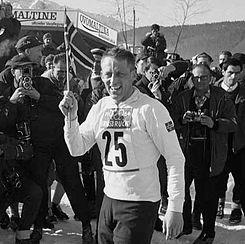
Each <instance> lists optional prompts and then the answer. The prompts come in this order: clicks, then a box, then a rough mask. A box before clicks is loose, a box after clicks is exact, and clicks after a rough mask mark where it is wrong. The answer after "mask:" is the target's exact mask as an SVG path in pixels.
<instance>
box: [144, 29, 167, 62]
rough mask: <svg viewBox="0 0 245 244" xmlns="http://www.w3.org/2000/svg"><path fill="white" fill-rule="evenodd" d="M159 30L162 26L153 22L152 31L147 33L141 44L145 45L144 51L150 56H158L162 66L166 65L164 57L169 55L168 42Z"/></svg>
mask: <svg viewBox="0 0 245 244" xmlns="http://www.w3.org/2000/svg"><path fill="white" fill-rule="evenodd" d="M159 31H160V26H159V25H157V24H153V25H152V26H151V32H150V33H147V34H146V36H145V38H144V39H143V40H142V41H141V44H142V45H143V46H144V52H145V53H146V54H147V55H148V56H154V57H155V58H157V59H158V61H159V62H160V64H161V66H162V65H166V62H165V61H164V58H166V56H167V54H166V53H165V49H166V46H167V44H166V39H165V37H164V35H162V34H160V32H159Z"/></svg>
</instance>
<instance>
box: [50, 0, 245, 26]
mask: <svg viewBox="0 0 245 244" xmlns="http://www.w3.org/2000/svg"><path fill="white" fill-rule="evenodd" d="M53 1H54V2H57V3H58V4H61V5H67V6H69V7H71V8H75V9H77V8H80V9H82V10H84V11H88V12H92V13H100V14H104V15H113V14H114V15H115V16H116V0H69V1H67V0H53ZM176 1H177V0H125V5H126V12H127V22H128V24H130V25H132V12H133V11H132V9H133V6H134V7H135V11H136V26H137V27H139V26H148V25H151V24H153V23H158V24H160V25H163V26H171V25H176V24H177V23H178V22H177V21H176V19H177V20H180V16H181V13H180V12H178V10H180V8H176ZM199 1H200V2H201V3H200V4H198V5H196V6H195V8H192V9H191V12H192V13H193V12H197V8H199V9H202V10H204V13H200V14H198V15H194V16H193V17H191V18H190V19H189V20H188V24H197V23H211V22H220V21H234V20H245V14H244V12H245V0H199ZM67 2H69V5H68V4H67ZM120 2H122V1H120Z"/></svg>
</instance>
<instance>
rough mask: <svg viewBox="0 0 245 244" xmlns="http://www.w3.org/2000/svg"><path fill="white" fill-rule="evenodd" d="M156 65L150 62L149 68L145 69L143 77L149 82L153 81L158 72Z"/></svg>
mask: <svg viewBox="0 0 245 244" xmlns="http://www.w3.org/2000/svg"><path fill="white" fill-rule="evenodd" d="M157 69H158V66H157V65H155V64H152V65H151V67H150V69H148V70H147V71H145V77H146V78H147V79H148V80H149V81H150V82H154V81H155V80H156V78H155V75H157V74H158V73H159V72H158V70H157Z"/></svg>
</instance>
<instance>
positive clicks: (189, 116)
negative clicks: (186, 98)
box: [182, 111, 193, 124]
mask: <svg viewBox="0 0 245 244" xmlns="http://www.w3.org/2000/svg"><path fill="white" fill-rule="evenodd" d="M191 121H193V115H192V112H191V111H186V112H185V114H184V116H183V119H182V123H183V124H186V123H188V122H191Z"/></svg>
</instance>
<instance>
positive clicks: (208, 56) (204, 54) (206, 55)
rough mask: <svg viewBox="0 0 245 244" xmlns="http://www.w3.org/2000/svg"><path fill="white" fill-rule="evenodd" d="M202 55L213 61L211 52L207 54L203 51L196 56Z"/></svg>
mask: <svg viewBox="0 0 245 244" xmlns="http://www.w3.org/2000/svg"><path fill="white" fill-rule="evenodd" d="M201 57H206V58H208V59H209V61H210V62H211V63H212V62H213V59H212V57H211V56H210V55H209V54H207V53H206V52H203V53H200V54H198V55H197V56H196V59H198V58H201Z"/></svg>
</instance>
